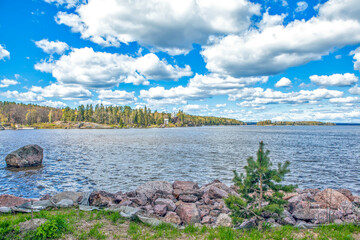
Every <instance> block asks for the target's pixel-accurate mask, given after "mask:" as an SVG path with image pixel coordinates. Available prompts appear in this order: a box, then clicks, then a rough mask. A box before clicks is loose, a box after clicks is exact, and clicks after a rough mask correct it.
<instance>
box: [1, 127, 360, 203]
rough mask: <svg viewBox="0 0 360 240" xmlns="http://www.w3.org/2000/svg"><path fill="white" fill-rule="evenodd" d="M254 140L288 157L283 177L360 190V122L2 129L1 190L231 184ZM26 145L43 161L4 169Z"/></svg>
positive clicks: (29, 193) (33, 192)
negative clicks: (150, 183)
mask: <svg viewBox="0 0 360 240" xmlns="http://www.w3.org/2000/svg"><path fill="white" fill-rule="evenodd" d="M260 141H264V142H265V144H266V148H267V149H269V150H270V151H271V153H270V158H271V160H272V161H273V162H274V163H277V162H283V161H286V160H289V161H291V166H290V168H291V173H290V174H289V175H288V177H287V178H286V182H288V183H293V184H298V185H299V187H301V188H308V187H311V188H324V187H332V188H348V189H350V190H352V191H353V192H355V193H357V194H360V127H359V126H295V127H294V126H286V127H285V126H276V127H274V126H273V127H270V126H268V127H267V126H261V127H260V126H224V127H197V128H170V129H118V130H115V129H110V130H83V129H74V130H18V131H10V130H7V131H0V159H1V160H0V194H4V193H8V194H14V195H17V196H25V197H39V196H41V195H44V194H46V193H50V194H51V193H54V192H59V191H65V190H93V189H101V190H105V191H109V192H117V191H129V190H134V189H135V188H136V187H137V186H138V185H140V184H141V183H144V182H146V181H151V180H166V181H174V180H192V181H196V182H198V183H200V184H204V183H208V182H210V181H212V180H214V179H219V180H221V181H223V182H225V183H226V184H231V179H232V177H233V173H232V170H234V169H237V170H238V171H242V169H243V166H244V165H245V164H246V159H247V157H249V156H254V155H255V153H256V150H257V149H258V144H259V142H260ZM27 144H38V145H40V146H41V147H43V148H44V160H43V163H44V167H43V168H40V169H36V170H28V171H18V172H13V171H9V170H7V169H6V168H5V166H6V164H5V160H4V159H5V156H6V154H8V153H10V152H11V151H13V150H16V149H17V148H19V147H22V146H24V145H27ZM274 165H275V164H274Z"/></svg>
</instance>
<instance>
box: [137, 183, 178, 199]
mask: <svg viewBox="0 0 360 240" xmlns="http://www.w3.org/2000/svg"><path fill="white" fill-rule="evenodd" d="M172 191H173V187H172V185H171V184H170V183H169V182H166V181H151V182H147V183H144V184H142V185H140V186H139V187H138V188H137V189H136V193H137V195H142V194H143V195H145V196H146V197H147V198H152V197H153V196H154V195H155V193H161V194H164V195H171V194H172Z"/></svg>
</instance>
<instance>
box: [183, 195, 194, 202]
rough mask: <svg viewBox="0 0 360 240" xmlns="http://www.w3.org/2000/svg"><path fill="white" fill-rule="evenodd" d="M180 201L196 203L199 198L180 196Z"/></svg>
mask: <svg viewBox="0 0 360 240" xmlns="http://www.w3.org/2000/svg"><path fill="white" fill-rule="evenodd" d="M179 200H181V201H183V202H196V201H197V200H198V197H196V196H194V195H180V196H179Z"/></svg>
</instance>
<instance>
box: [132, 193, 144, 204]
mask: <svg viewBox="0 0 360 240" xmlns="http://www.w3.org/2000/svg"><path fill="white" fill-rule="evenodd" d="M131 200H132V201H133V202H134V203H136V204H137V205H139V206H145V205H146V203H147V197H146V196H145V194H138V195H137V196H136V197H134V198H132V199H131Z"/></svg>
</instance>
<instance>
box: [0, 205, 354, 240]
mask: <svg viewBox="0 0 360 240" xmlns="http://www.w3.org/2000/svg"><path fill="white" fill-rule="evenodd" d="M34 218H45V219H47V220H48V221H47V222H46V223H45V224H43V225H41V226H40V227H38V228H37V229H35V230H33V231H29V232H27V233H23V232H20V229H19V227H18V224H19V223H20V222H24V221H27V220H30V219H31V215H30V214H16V215H12V214H4V215H0V240H10V239H25V240H30V239H34V240H41V239H58V238H60V239H61V238H64V237H66V236H69V237H71V238H73V239H107V238H115V239H123V238H130V239H150V240H151V239H209V240H211V239H217V240H238V239H240V240H242V239H250V240H252V239H253V240H258V239H273V240H280V239H281V240H282V239H289V240H290V239H304V240H305V239H306V240H308V239H309V240H310V239H320V240H325V239H328V240H330V239H331V240H334V239H339V240H350V239H360V226H359V225H355V224H346V225H335V224H334V225H326V226H321V227H319V228H316V229H313V230H300V229H297V228H294V227H291V226H283V227H280V228H274V229H264V230H262V231H259V230H257V229H252V230H236V229H232V228H228V227H217V228H211V227H207V226H203V227H197V226H194V225H188V226H186V227H185V228H183V229H181V230H180V229H177V228H175V227H174V226H173V225H171V224H160V225H159V226H156V227H154V226H149V225H147V224H142V223H140V222H139V221H131V222H130V221H129V220H126V219H124V218H123V217H121V216H120V214H119V213H117V212H110V211H103V210H101V211H94V212H83V211H80V210H78V209H76V208H75V209H57V210H49V211H41V212H38V213H34ZM109 228H110V229H112V232H107V229H109Z"/></svg>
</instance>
